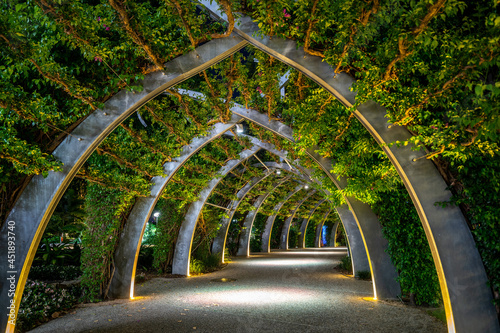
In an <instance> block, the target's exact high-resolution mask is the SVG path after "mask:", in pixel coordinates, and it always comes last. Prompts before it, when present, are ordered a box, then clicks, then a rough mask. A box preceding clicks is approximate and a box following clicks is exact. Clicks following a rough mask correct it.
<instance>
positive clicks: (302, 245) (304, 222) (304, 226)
mask: <svg viewBox="0 0 500 333" xmlns="http://www.w3.org/2000/svg"><path fill="white" fill-rule="evenodd" d="M323 202H325V199H324V200H320V201H318V203H317V204H316V206H314V208H313V209H311V211H310V212H309V216H308V217H306V218H304V219H302V223H301V225H300V236H299V246H298V247H299V248H300V249H303V248H305V247H306V231H307V226H308V224H309V220H310V219H311V217H312V215H313V214H314V212H315V211H316V209H318V207H319V205H321V204H322V203H323ZM315 244H316V243H315Z"/></svg>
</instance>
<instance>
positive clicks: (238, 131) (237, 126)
mask: <svg viewBox="0 0 500 333" xmlns="http://www.w3.org/2000/svg"><path fill="white" fill-rule="evenodd" d="M236 133H243V125H242V124H236Z"/></svg>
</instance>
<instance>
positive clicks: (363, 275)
mask: <svg viewBox="0 0 500 333" xmlns="http://www.w3.org/2000/svg"><path fill="white" fill-rule="evenodd" d="M356 273H357V274H358V278H359V279H360V280H371V279H372V274H371V272H370V271H357V272H356Z"/></svg>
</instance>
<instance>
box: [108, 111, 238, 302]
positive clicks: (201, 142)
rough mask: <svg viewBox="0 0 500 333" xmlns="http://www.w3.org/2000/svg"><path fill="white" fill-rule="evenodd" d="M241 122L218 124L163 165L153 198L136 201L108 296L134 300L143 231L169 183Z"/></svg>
mask: <svg viewBox="0 0 500 333" xmlns="http://www.w3.org/2000/svg"><path fill="white" fill-rule="evenodd" d="M239 120H241V118H240V117H238V116H236V115H235V116H233V117H232V118H231V120H230V121H229V122H228V123H226V124H222V123H218V124H216V125H214V126H213V127H212V129H211V130H210V132H209V133H208V134H207V135H206V136H201V137H197V138H195V139H193V141H191V143H190V144H189V145H188V146H184V147H183V149H182V151H181V154H180V156H179V157H176V158H174V159H173V161H171V162H167V163H165V164H164V166H163V168H164V171H165V174H166V176H165V177H154V178H153V179H152V180H151V183H152V186H151V193H150V196H148V197H139V198H137V200H136V201H135V203H134V206H133V208H132V210H131V212H130V215H129V217H128V219H127V223H125V226H124V228H123V231H122V233H121V236H120V240H119V242H118V247H117V249H116V252H115V271H114V274H113V277H112V278H111V282H110V287H109V295H110V296H111V297H112V298H125V297H133V296H134V285H135V283H134V281H135V270H136V267H137V259H138V257H139V251H140V249H141V241H142V237H143V235H144V230H145V228H146V224H147V222H148V219H149V217H150V216H151V213H152V212H153V209H154V207H155V206H156V203H157V202H158V199H159V198H160V195H161V193H162V192H163V190H164V189H165V187H166V186H167V184H168V182H169V181H170V180H171V179H172V177H173V176H175V174H176V173H177V171H178V170H179V169H180V168H181V167H182V165H184V163H185V162H186V161H187V160H188V159H189V158H191V156H193V155H194V154H196V153H197V152H198V151H199V150H200V149H201V148H203V147H204V146H206V145H207V144H209V143H210V142H212V141H213V140H215V139H216V138H218V137H220V136H221V135H222V134H224V133H225V132H226V131H228V130H230V129H231V128H232V127H233V126H235V124H236V123H237V122H238V121H239Z"/></svg>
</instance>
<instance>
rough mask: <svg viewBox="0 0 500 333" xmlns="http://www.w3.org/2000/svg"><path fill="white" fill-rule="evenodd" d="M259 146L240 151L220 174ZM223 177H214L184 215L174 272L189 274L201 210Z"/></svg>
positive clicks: (225, 172) (226, 171)
mask: <svg viewBox="0 0 500 333" xmlns="http://www.w3.org/2000/svg"><path fill="white" fill-rule="evenodd" d="M259 149H260V148H259V147H257V148H251V149H247V150H244V151H243V152H241V153H240V159H239V160H232V161H229V162H227V163H226V165H224V166H223V167H222V168H221V169H220V170H219V172H218V175H219V176H222V177H223V176H225V175H227V174H228V173H229V172H230V171H231V170H233V169H234V168H235V167H236V166H238V165H239V164H240V163H241V162H242V161H244V160H246V159H247V158H249V157H251V156H253V155H254V154H256V153H257V151H259ZM222 177H220V178H215V179H212V180H211V181H210V182H209V183H208V184H207V186H206V187H205V188H204V189H203V190H202V191H201V192H200V195H199V198H198V200H196V201H195V202H193V203H192V204H191V205H190V206H189V209H188V211H187V213H186V215H185V216H184V220H183V221H182V224H181V228H180V230H179V234H178V236H177V242H176V244H175V250H174V259H173V262H172V274H178V275H185V276H189V263H190V260H191V246H192V244H193V236H194V231H195V228H196V223H197V222H198V218H199V216H200V214H201V210H202V209H203V206H204V205H205V202H206V201H207V199H208V197H209V196H210V194H212V191H213V190H214V189H215V188H216V187H217V185H219V183H220V181H221V180H222Z"/></svg>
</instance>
